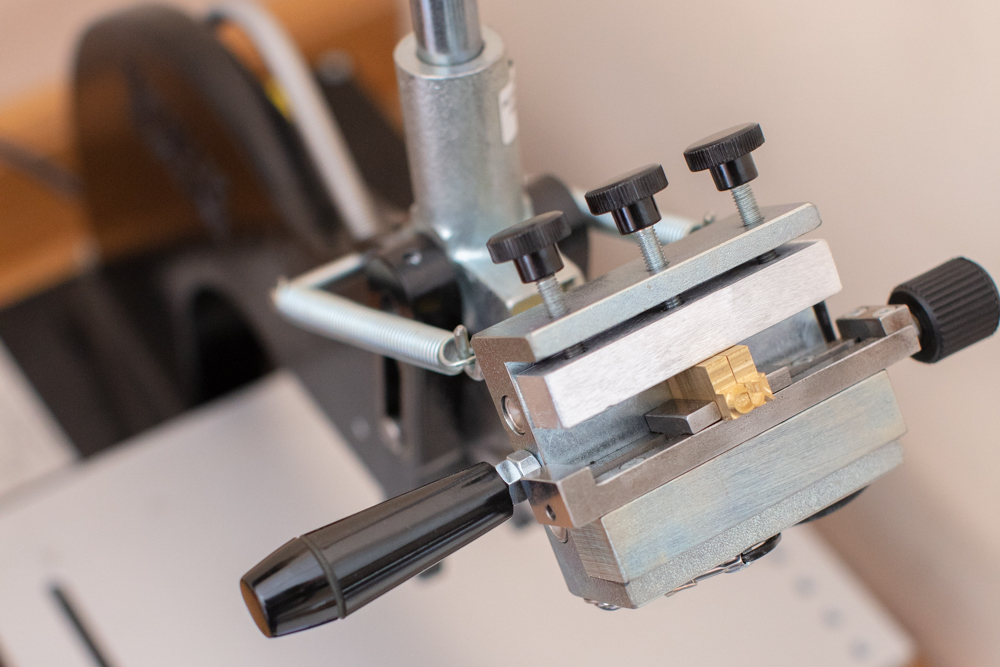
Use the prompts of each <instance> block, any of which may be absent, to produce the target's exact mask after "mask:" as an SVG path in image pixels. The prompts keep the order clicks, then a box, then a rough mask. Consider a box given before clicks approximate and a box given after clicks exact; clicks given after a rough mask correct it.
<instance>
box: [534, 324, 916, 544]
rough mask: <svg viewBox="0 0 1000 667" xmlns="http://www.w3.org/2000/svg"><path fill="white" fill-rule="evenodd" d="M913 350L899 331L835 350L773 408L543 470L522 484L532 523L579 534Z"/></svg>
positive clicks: (910, 333) (907, 332)
mask: <svg viewBox="0 0 1000 667" xmlns="http://www.w3.org/2000/svg"><path fill="white" fill-rule="evenodd" d="M919 349H920V342H919V338H918V334H917V331H916V329H915V328H914V327H912V326H910V327H906V328H905V329H902V330H900V331H898V332H896V333H894V334H891V335H889V336H887V337H886V338H877V339H872V340H870V341H867V342H865V343H862V344H857V345H854V346H852V347H844V348H842V349H841V351H840V353H839V354H837V355H835V356H831V357H830V358H828V359H826V360H824V361H823V362H821V363H820V364H818V365H817V366H814V367H813V368H811V369H808V370H807V371H804V372H803V373H801V374H799V375H798V376H796V377H795V382H794V383H792V384H791V385H790V386H789V387H788V388H787V389H784V390H782V391H779V392H776V393H775V399H774V401H772V402H770V403H768V404H766V405H764V406H761V407H760V408H757V409H756V410H754V411H753V412H751V413H750V414H748V415H744V416H743V417H740V418H739V419H737V420H735V421H729V422H717V423H715V424H713V425H711V426H709V427H707V428H706V429H704V430H703V431H700V432H699V433H696V434H695V435H691V436H686V437H681V438H665V437H663V436H660V437H658V438H655V439H653V438H650V439H648V440H647V441H645V442H640V443H638V444H637V445H636V446H633V447H628V448H626V451H622V452H620V453H618V454H617V456H609V457H607V460H606V461H605V462H603V464H601V463H602V462H598V465H594V466H582V467H581V466H574V467H570V466H546V467H545V468H543V469H542V470H540V471H539V472H537V473H535V474H534V475H531V476H529V477H528V478H527V479H526V484H527V486H528V497H529V500H530V501H531V506H532V510H533V511H534V514H535V518H536V519H537V520H538V521H539V522H540V523H545V524H552V525H558V526H563V527H565V528H576V527H581V526H584V525H586V524H588V523H590V522H592V521H595V520H597V519H598V518H599V517H601V516H604V515H605V514H607V513H609V512H611V511H613V510H614V509H616V508H619V507H622V506H623V505H625V504H626V503H628V502H630V501H631V500H633V499H635V498H637V497H639V496H641V495H642V494H644V493H648V492H649V491H652V490H653V489H655V488H657V487H659V486H661V485H663V484H665V483H667V482H669V481H670V480H672V479H674V478H676V477H678V476H680V475H683V474H685V473H686V472H688V471H690V470H693V469H694V468H695V467H697V466H699V465H701V464H703V463H705V462H706V461H709V460H711V459H712V458H714V457H716V456H719V455H720V454H722V453H723V452H726V451H728V450H730V449H732V448H733V447H736V446H737V445H739V444H740V443H742V442H745V441H747V440H749V439H750V438H753V437H755V436H757V435H759V434H761V433H764V432H765V431H767V430H768V429H770V428H771V427H773V426H775V425H777V424H780V423H782V422H783V421H785V420H787V419H789V418H791V417H793V416H795V415H796V414H798V413H800V412H802V411H803V410H806V409H808V408H809V407H811V406H814V405H816V404H817V403H819V402H820V401H823V400H825V399H828V398H830V397H831V396H834V395H835V394H837V393H838V392H841V391H843V390H845V389H847V388H848V387H851V386H852V385H854V384H856V383H858V382H861V381H862V380H864V379H865V378H868V377H871V376H872V375H874V374H875V373H878V372H879V371H882V370H884V369H886V368H888V367H889V366H891V365H892V364H894V363H896V362H897V361H900V360H902V359H905V358H906V357H908V356H910V355H911V354H913V353H914V352H916V351H918V350H919ZM769 377H770V376H769ZM547 508H552V514H553V515H554V516H555V519H552V518H551V517H550V516H549V512H548V511H547Z"/></svg>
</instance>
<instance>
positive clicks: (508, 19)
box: [480, 0, 1000, 666]
mask: <svg viewBox="0 0 1000 667" xmlns="http://www.w3.org/2000/svg"><path fill="white" fill-rule="evenodd" d="M480 4H481V14H482V16H483V18H484V20H485V21H486V22H487V23H489V24H490V25H491V26H493V27H494V28H496V29H497V30H498V31H499V32H500V33H501V34H502V35H503V36H504V37H505V39H506V42H507V45H508V48H509V51H510V53H511V55H512V56H513V58H514V59H515V61H516V63H517V77H518V102H519V107H520V113H521V121H522V122H521V127H522V134H521V146H522V151H523V155H524V161H525V166H526V168H527V169H528V170H529V171H535V172H539V171H548V170H551V171H554V172H556V173H558V174H560V175H562V176H564V177H565V178H567V179H569V180H571V181H573V182H575V183H577V184H580V185H582V186H584V187H587V186H592V185H595V184H597V183H599V182H601V181H602V180H603V179H606V178H608V177H610V176H613V175H614V174H616V173H619V172H621V171H624V170H626V169H629V168H631V167H633V166H638V165H640V164H643V163H647V162H660V163H662V164H663V165H664V168H665V170H666V172H667V176H668V178H669V179H670V187H669V188H668V189H667V190H666V191H665V192H664V193H662V196H661V197H659V203H660V206H661V208H664V209H668V210H674V211H677V212H680V213H683V214H687V215H689V216H701V215H702V214H703V213H704V212H706V211H710V210H711V211H715V212H716V213H719V214H729V213H730V212H732V211H733V210H734V209H733V206H732V204H731V199H729V198H728V196H726V195H723V194H720V193H718V192H716V190H715V188H714V186H713V185H712V183H711V179H710V177H708V176H707V175H706V174H704V173H701V174H691V173H689V172H688V170H687V168H686V166H685V164H684V161H683V157H682V152H683V150H684V148H685V147H686V146H687V145H689V144H690V143H692V142H693V141H695V140H697V139H699V138H701V137H703V136H705V135H708V134H710V133H712V132H714V131H716V130H719V129H723V128H725V127H729V126H731V125H734V124H736V123H740V122H745V121H751V120H752V121H758V122H760V123H761V126H762V128H763V130H764V135H765V136H766V138H767V142H766V143H765V144H764V146H763V147H761V148H760V149H759V150H758V151H757V152H756V153H755V157H756V160H757V165H758V168H759V169H760V173H761V176H760V177H759V178H758V179H757V180H756V181H755V182H754V189H755V192H756V193H757V199H758V201H761V202H763V203H783V202H794V201H811V202H813V203H815V204H816V205H817V206H818V207H819V210H820V213H821V214H822V217H823V221H824V224H823V227H822V228H821V229H820V230H819V231H818V232H817V233H816V234H815V235H816V236H820V237H823V238H826V239H827V240H828V241H829V242H830V245H831V247H832V249H833V252H834V257H835V258H836V259H837V262H838V266H839V269H840V273H841V279H842V281H843V285H844V289H843V292H842V293H841V294H839V295H838V296H836V297H835V298H833V299H831V300H830V306H831V311H832V312H833V313H834V314H839V313H843V312H846V311H847V310H849V309H852V308H853V307H854V306H856V305H859V304H871V303H884V302H885V300H886V299H887V298H888V295H889V291H890V290H891V289H892V287H893V286H894V285H896V284H898V283H900V282H902V281H903V280H905V279H908V278H910V277H913V276H916V275H918V274H920V273H922V272H923V271H926V270H927V269H930V268H931V267H933V266H936V265H938V264H940V263H941V262H943V261H945V260H947V259H950V258H952V257H955V256H958V255H966V256H968V257H969V258H971V259H973V260H975V261H978V262H980V263H981V264H982V265H983V266H984V267H985V268H986V269H987V270H988V271H990V272H991V273H992V274H993V275H994V276H995V277H998V278H1000V209H998V206H1000V202H998V199H1000V197H998V195H1000V185H998V181H1000V163H998V161H997V156H1000V129H998V127H1000V126H998V122H997V121H998V117H1000V40H998V39H997V37H996V35H997V34H998V31H1000V3H996V2H994V1H993V0H955V1H954V2H949V3H942V2H937V1H930V0H906V1H902V0H880V1H878V2H872V1H871V0H841V1H840V2H835V3H831V2H815V1H813V2H809V1H807V2H803V1H802V0H756V1H754V2H746V1H742V2H741V1H739V0H715V1H713V2H680V1H675V2H664V1H663V0H616V1H615V2H599V1H596V0H480ZM616 253H617V255H618V256H619V257H621V258H623V259H624V258H627V259H631V258H633V257H635V256H636V251H635V250H633V249H632V248H631V247H629V246H617V250H616ZM998 374H1000V336H998V337H994V338H993V339H991V340H989V341H988V342H985V343H981V344H979V345H977V346H976V347H973V348H970V349H968V350H966V351H965V352H964V353H962V354H958V355H956V356H954V357H951V358H948V359H946V360H944V361H943V362H941V363H940V364H937V365H934V366H927V365H924V364H920V363H917V362H915V361H911V360H907V361H905V362H902V363H900V364H898V365H897V366H896V367H894V368H893V369H892V371H891V376H892V380H893V385H894V387H895V389H896V391H897V393H898V396H899V401H900V404H901V407H902V409H903V413H904V415H905V416H906V419H907V423H908V425H909V429H910V432H909V434H908V435H907V436H905V437H904V438H903V443H904V445H905V450H906V453H907V460H906V463H905V464H904V467H903V468H902V469H901V470H900V471H898V472H896V473H894V474H892V475H891V476H890V478H889V479H887V480H885V481H883V482H881V483H880V484H877V485H875V486H874V487H873V488H872V489H871V490H869V492H867V493H866V494H864V495H863V496H862V497H861V498H860V499H859V500H858V502H857V503H855V505H854V506H852V507H851V508H849V509H848V510H845V511H844V512H843V513H841V515H839V516H836V517H832V518H831V519H828V520H827V521H826V522H824V523H826V524H827V525H826V526H825V532H826V534H827V536H828V537H830V538H831V539H832V541H833V542H834V544H835V545H836V546H838V548H840V549H841V551H842V553H844V554H845V555H846V556H847V557H848V559H849V560H850V561H851V563H852V565H854V566H855V568H856V569H858V570H859V571H861V572H862V574H864V575H866V576H867V578H868V579H869V582H870V583H871V584H872V586H873V587H874V588H875V589H876V591H877V592H878V593H879V595H880V597H881V598H882V599H883V600H884V601H886V602H887V603H888V604H889V605H890V606H891V607H892V608H893V611H894V612H895V613H896V614H897V616H899V617H900V618H901V619H902V620H903V621H904V622H905V623H906V624H907V625H908V626H909V627H910V628H911V629H912V630H913V631H914V632H915V634H916V635H917V636H918V638H919V640H920V641H921V643H922V644H923V645H924V647H925V650H926V652H927V654H928V657H929V658H930V661H931V662H932V663H934V664H942V665H944V664H949V665H965V666H969V665H984V666H985V665H997V664H1000V635H998V634H997V628H1000V603H998V602H997V600H1000V566H998V565H996V563H998V562H1000V521H998V515H997V513H998V508H1000V483H998V478H1000V409H998V408H997V401H996V397H995V391H994V390H993V388H992V386H993V382H994V378H995V377H997V375H998Z"/></svg>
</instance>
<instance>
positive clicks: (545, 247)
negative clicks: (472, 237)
mask: <svg viewBox="0 0 1000 667" xmlns="http://www.w3.org/2000/svg"><path fill="white" fill-rule="evenodd" d="M572 233H573V229H572V228H571V227H570V225H569V222H567V221H566V216H564V215H563V212H562V211H550V212H549V213H543V214H541V215H536V216H535V217H533V218H529V219H528V220H525V221H524V222H522V223H519V224H516V225H514V226H513V227H509V228H507V229H505V230H503V231H502V232H500V233H498V234H494V235H493V237H492V238H491V239H490V240H489V241H487V243H486V247H487V249H488V250H489V251H490V257H491V258H492V259H493V263H494V264H501V263H503V262H514V266H516V267H517V273H518V275H519V276H521V282H523V283H533V282H538V281H539V280H541V279H542V278H546V277H548V276H554V275H555V274H556V273H558V272H559V271H560V270H561V269H562V268H563V261H562V257H561V256H560V255H559V248H558V247H557V246H556V243H558V242H559V241H562V240H563V239H565V238H568V237H569V236H570V234H572Z"/></svg>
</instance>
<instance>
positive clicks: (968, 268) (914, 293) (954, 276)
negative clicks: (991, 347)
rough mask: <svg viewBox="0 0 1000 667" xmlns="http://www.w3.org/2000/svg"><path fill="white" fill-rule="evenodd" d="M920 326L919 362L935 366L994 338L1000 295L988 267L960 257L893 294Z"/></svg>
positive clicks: (999, 319) (891, 298)
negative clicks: (972, 346)
mask: <svg viewBox="0 0 1000 667" xmlns="http://www.w3.org/2000/svg"><path fill="white" fill-rule="evenodd" d="M889 303H891V304H904V305H906V306H907V307H908V308H909V309H910V312H911V313H913V316H914V317H915V318H916V319H917V322H918V323H919V324H920V351H919V352H917V353H916V354H914V355H913V358H914V359H916V360H917V361H923V362H926V363H929V364H933V363H935V362H937V361H941V360H942V359H944V358H945V357H947V356H949V355H952V354H954V353H956V352H958V351H959V350H961V349H964V348H966V347H968V346H970V345H972V344H973V343H977V342H979V341H981V340H983V339H984V338H988V337H989V336H991V335H992V334H993V333H994V332H995V331H996V330H997V325H998V324H1000V293H998V292H997V286H996V283H994V282H993V279H992V278H991V277H990V274H988V273H987V272H986V270H985V269H983V267H981V266H979V265H978V264H976V263H975V262H972V261H969V260H968V259H966V258H964V257H956V258H955V259H952V260H949V261H947V262H945V263H944V264H942V265H941V266H939V267H937V268H934V269H931V270H930V271H928V272H927V273H924V274H922V275H919V276H917V277H916V278H914V279H913V280H908V281H906V282H905V283H903V284H902V285H899V286H897V287H896V288H895V289H894V290H892V294H891V295H890V296H889Z"/></svg>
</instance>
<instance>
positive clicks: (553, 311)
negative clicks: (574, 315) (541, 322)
mask: <svg viewBox="0 0 1000 667" xmlns="http://www.w3.org/2000/svg"><path fill="white" fill-rule="evenodd" d="M535 286H536V287H538V293H539V294H540V295H541V297H542V303H544V304H545V310H547V311H548V313H549V318H551V319H553V320H558V319H559V318H560V317H564V316H566V315H568V314H569V306H567V305H566V299H565V298H564V296H563V291H562V285H560V284H559V281H558V280H557V279H556V277H555V276H546V277H544V278H542V279H541V280H539V281H538V282H537V283H535Z"/></svg>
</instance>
